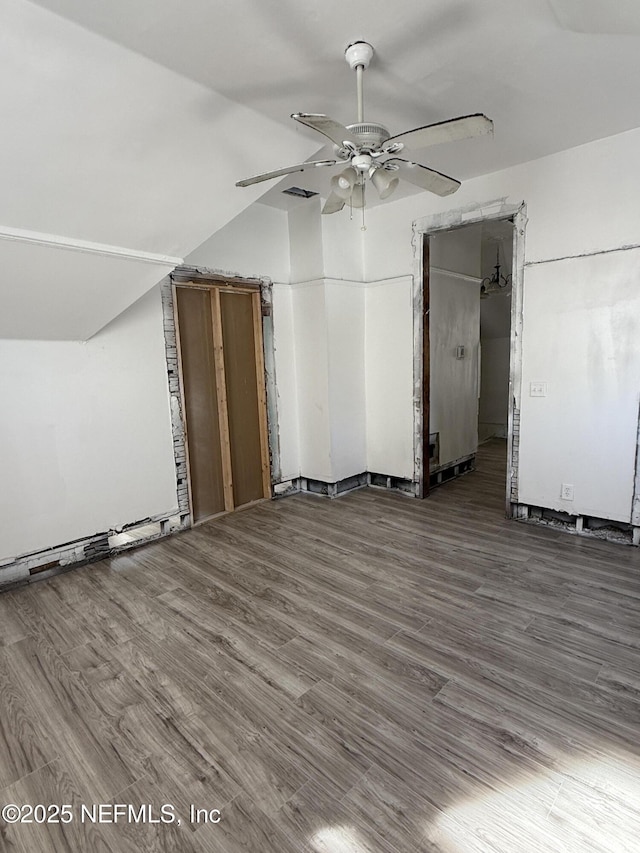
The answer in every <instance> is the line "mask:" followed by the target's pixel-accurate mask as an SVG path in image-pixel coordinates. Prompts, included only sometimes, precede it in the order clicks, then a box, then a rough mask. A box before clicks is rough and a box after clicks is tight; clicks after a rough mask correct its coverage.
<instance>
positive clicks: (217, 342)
mask: <svg viewBox="0 0 640 853" xmlns="http://www.w3.org/2000/svg"><path fill="white" fill-rule="evenodd" d="M211 321H212V323H213V361H214V365H215V371H216V392H217V397H218V417H219V423H220V446H221V451H222V478H223V487H224V508H225V510H226V511H227V512H231V511H232V510H233V508H234V501H233V473H232V469H231V440H230V437H229V412H228V408H227V384H226V378H225V373H224V342H223V339H222V318H221V316H220V290H219V289H218V288H216V287H214V288H211Z"/></svg>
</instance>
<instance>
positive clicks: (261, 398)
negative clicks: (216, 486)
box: [251, 293, 271, 498]
mask: <svg viewBox="0 0 640 853" xmlns="http://www.w3.org/2000/svg"><path fill="white" fill-rule="evenodd" d="M251 301H252V303H253V343H254V348H255V358H256V381H257V386H258V388H257V390H258V425H259V427H260V448H261V456H262V490H263V492H262V493H263V496H264V497H265V498H270V497H271V471H270V467H269V425H268V423H267V394H266V388H265V384H264V383H265V370H264V347H263V343H262V311H261V299H260V294H259V293H254V294H253V295H252V297H251Z"/></svg>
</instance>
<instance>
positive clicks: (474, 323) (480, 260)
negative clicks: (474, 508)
mask: <svg viewBox="0 0 640 853" xmlns="http://www.w3.org/2000/svg"><path fill="white" fill-rule="evenodd" d="M525 222H526V219H525V213H524V206H519V207H517V208H515V207H510V206H508V205H500V207H499V208H498V209H496V210H495V211H492V212H491V215H488V214H487V213H486V211H482V210H479V211H478V212H477V214H474V213H472V214H468V213H467V214H465V215H464V217H462V215H460V216H459V217H458V218H457V221H456V217H455V216H454V215H451V214H449V215H448V216H443V215H440V216H436V217H428V218H426V219H425V220H421V221H418V222H417V223H415V225H414V231H415V232H416V236H418V235H419V237H420V239H419V240H416V241H415V243H414V245H416V250H417V251H416V255H418V252H419V257H417V258H416V266H417V267H419V273H420V274H419V276H415V277H414V282H415V281H417V282H418V286H419V287H418V289H416V291H414V340H415V341H416V343H417V346H416V347H415V350H416V352H415V376H416V402H417V405H416V407H415V412H416V416H415V445H416V480H417V482H418V494H419V496H420V497H426V496H427V495H428V494H429V490H430V489H432V488H433V487H434V486H438V485H441V484H442V483H445V482H447V481H449V480H452V479H455V478H457V477H458V476H460V475H462V474H464V473H467V472H468V471H470V470H474V469H475V467H476V459H477V458H481V459H483V460H485V462H486V460H493V461H494V462H495V461H497V462H498V466H499V468H500V469H501V470H502V473H501V474H500V477H501V480H502V481H503V480H504V479H505V475H504V468H505V462H506V510H507V516H508V517H512V516H513V515H515V514H517V507H516V504H517V478H518V446H519V409H520V405H519V400H520V372H521V356H520V347H521V335H520V331H521V328H522V270H523V240H524V225H525ZM418 247H419V250H418ZM480 467H481V469H482V468H486V464H483V465H481V466H480Z"/></svg>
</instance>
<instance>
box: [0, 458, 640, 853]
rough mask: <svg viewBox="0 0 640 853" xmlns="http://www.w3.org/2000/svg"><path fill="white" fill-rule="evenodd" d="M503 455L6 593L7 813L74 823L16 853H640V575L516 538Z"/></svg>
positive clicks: (518, 527) (2, 666) (222, 525)
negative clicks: (423, 485)
mask: <svg viewBox="0 0 640 853" xmlns="http://www.w3.org/2000/svg"><path fill="white" fill-rule="evenodd" d="M503 458H504V443H503V442H499V441H496V442H493V443H491V444H489V445H487V446H485V447H484V448H483V449H482V451H481V453H480V454H479V460H478V471H477V472H475V473H472V474H469V475H467V476H465V477H463V478H461V479H460V480H458V481H456V482H452V483H448V484H447V485H445V486H443V487H441V488H440V489H438V490H436V491H435V492H434V493H433V494H432V497H431V498H430V499H429V500H427V501H422V502H419V501H416V500H412V499H410V498H406V497H403V496H401V495H396V494H389V493H386V492H383V491H377V490H362V491H358V492H355V493H352V494H350V495H346V496H344V497H342V498H340V499H338V500H335V501H328V500H326V499H322V498H318V497H314V496H296V497H293V498H287V499H285V500H281V501H277V502H270V503H264V504H261V505H259V506H256V507H253V508H252V509H250V510H247V511H245V512H239V513H236V514H234V515H230V516H227V517H224V518H220V519H217V520H215V521H212V522H208V523H207V524H205V525H203V526H202V527H200V528H198V529H196V530H192V531H188V532H186V533H183V534H180V535H178V536H175V537H173V538H171V539H168V540H164V541H162V542H158V543H155V544H153V545H150V546H147V547H144V548H141V549H138V550H136V551H131V552H128V553H126V554H123V555H120V556H118V557H117V558H114V559H111V560H107V561H104V562H102V563H98V564H94V565H92V566H87V567H84V568H82V569H78V570H76V571H73V572H70V573H69V574H66V575H63V576H59V577H57V578H55V579H52V580H49V581H44V582H40V583H36V584H34V585H32V586H30V587H27V588H22V589H18V590H14V591H12V592H8V593H5V594H3V595H1V596H0V805H4V804H5V803H16V804H22V803H32V804H34V803H45V804H48V803H70V804H72V805H73V809H74V811H73V814H74V821H73V822H72V823H70V824H68V825H66V826H60V825H58V826H52V825H50V826H44V825H14V826H7V825H6V824H4V823H1V822H0V850H2V851H11V853H14V851H15V853H17V851H20V853H49V851H55V852H56V853H58V851H61V852H62V851H65V853H70V851H71V853H76V851H91V853H94V851H96V853H129V851H136V853H144V851H153V853H160V852H161V851H176V853H177V851H179V852H180V853H192V851H193V853H213V851H217V853H241V851H242V853H245V851H255V853H271V851H273V853H292V852H293V851H295V853H300V851H308V853H312V851H318V852H319V851H323V853H498V851H500V853H542V851H544V853H548V852H549V851H550V853H556V851H557V853H582V851H608V852H609V853H624V852H625V851H629V852H630V853H631V851H633V853H637V851H638V850H639V849H640V840H639V839H640V666H639V660H640V630H639V628H640V554H639V553H638V550H636V549H632V548H630V547H624V546H621V545H614V544H609V543H606V542H599V541H593V540H585V539H579V538H576V537H572V536H569V535H567V534H564V533H560V532H555V531H553V530H549V529H540V528H537V527H533V526H529V525H526V524H522V523H515V522H507V521H506V520H505V519H504V513H503V503H504V496H503V495H504V461H503ZM82 803H85V804H91V803H125V804H128V803H131V804H135V805H136V806H139V805H140V804H151V805H152V806H153V809H154V812H153V815H154V817H157V816H158V814H159V810H160V807H161V805H162V804H165V803H169V804H172V805H174V806H175V810H176V814H177V815H178V816H179V817H180V818H181V820H182V825H181V826H179V827H178V826H177V825H175V824H173V825H136V824H128V823H127V824H120V823H118V824H117V825H113V824H103V825H93V824H91V823H88V822H84V823H82V822H81V820H80V814H81V811H80V809H81V804H82ZM190 804H195V806H196V807H197V808H207V809H215V808H218V809H220V811H221V821H220V823H219V824H217V825H215V826H214V825H199V826H192V825H190V824H189V821H188V818H189V805H190Z"/></svg>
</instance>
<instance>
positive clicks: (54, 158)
mask: <svg viewBox="0 0 640 853" xmlns="http://www.w3.org/2000/svg"><path fill="white" fill-rule="evenodd" d="M2 10H3V11H2V17H3V20H2V24H3V25H2V27H1V28H0V69H1V70H2V79H3V80H4V83H3V85H2V87H0V107H1V109H2V115H3V117H4V119H5V121H4V123H3V125H4V128H3V153H4V156H3V158H2V161H1V162H0V174H1V176H2V187H3V192H2V194H1V196H0V264H2V265H3V270H4V271H5V272H6V270H7V269H9V271H10V276H7V275H6V274H5V275H4V276H2V278H0V287H4V288H5V289H6V288H11V289H12V290H13V291H15V290H16V288H21V289H22V290H21V292H22V293H23V294H24V299H23V303H24V304H22V303H20V299H19V298H18V297H15V292H14V302H13V303H12V304H14V311H13V315H12V317H9V318H7V316H6V314H5V319H4V321H0V336H5V337H14V336H17V337H29V336H31V337H87V336H89V335H90V334H93V333H94V332H95V331H96V330H97V328H99V327H100V325H104V322H107V321H108V319H110V315H111V316H116V314H117V313H118V312H119V311H121V310H122V306H123V305H125V304H126V303H127V300H128V299H129V298H130V299H131V301H133V299H134V298H137V296H139V295H140V291H141V290H144V289H145V288H147V287H148V286H151V285H149V281H150V280H152V279H154V277H155V278H156V280H157V278H160V277H161V276H162V275H163V274H164V273H165V272H166V271H168V270H169V269H170V268H171V266H172V264H173V263H174V261H175V258H180V257H183V256H184V255H185V254H187V253H188V252H189V251H190V250H191V249H193V248H195V247H196V246H197V245H199V244H200V243H201V242H202V241H203V240H205V239H206V238H207V237H209V236H210V235H211V234H212V233H214V232H215V231H217V230H218V229H219V228H221V227H222V226H223V225H224V224H225V223H226V222H228V221H229V220H231V219H232V218H233V217H235V216H236V215H237V214H238V213H239V212H240V211H241V210H242V209H243V208H244V207H245V206H247V205H249V204H251V203H252V202H254V201H255V200H257V199H258V198H262V201H264V202H265V203H271V204H274V205H276V206H285V202H284V201H283V199H284V198H285V197H284V196H282V194H281V190H282V188H283V187H284V186H287V185H290V184H291V183H296V184H298V185H300V186H305V185H309V186H314V187H316V188H317V189H319V190H320V191H322V192H324V191H325V188H326V184H325V183H322V180H323V179H324V181H325V182H326V180H327V178H326V176H324V175H321V176H318V174H317V172H320V170H316V174H313V175H312V177H311V178H309V179H307V178H306V173H305V175H304V176H302V175H296V176H295V181H292V180H291V178H289V179H285V180H284V181H280V182H276V183H277V186H274V187H272V185H270V184H262V185H258V186H257V187H252V188H246V189H238V188H236V187H235V186H234V184H235V181H236V180H238V179H240V178H243V177H247V176H249V175H252V174H257V173H259V172H262V171H267V170H269V169H276V168H279V167H282V166H285V165H289V164H291V163H295V162H300V161H302V160H305V159H307V158H309V157H311V156H312V155H314V154H315V153H316V152H317V151H318V150H320V149H321V147H322V137H319V136H318V135H317V134H315V133H314V132H313V131H311V130H308V129H306V128H304V127H302V126H300V125H298V124H296V123H294V122H293V121H292V120H291V119H290V117H289V116H290V114H291V113H292V112H296V111H306V112H320V113H328V114H329V115H331V116H332V117H334V118H335V119H337V120H339V121H341V122H343V123H349V122H351V121H354V120H355V108H356V104H355V79H354V74H353V72H352V71H351V70H350V69H349V67H348V66H347V64H346V63H345V61H344V58H343V53H344V48H345V47H346V45H347V44H349V43H350V42H352V41H354V40H357V39H365V40H367V41H369V42H370V43H372V44H373V46H374V48H375V51H376V53H375V56H374V59H373V61H372V63H371V66H370V68H369V70H368V71H367V72H366V75H365V116H366V117H367V118H370V119H373V120H376V121H379V122H382V123H383V124H385V125H386V126H387V127H388V128H389V130H390V131H391V132H392V133H397V132H400V131H402V130H405V129H409V128H412V127H415V126H418V125H423V124H427V123H430V122H436V121H440V120H443V119H446V118H449V117H451V116H455V115H463V114H466V113H472V112H484V113H486V114H487V115H489V116H490V117H491V118H492V119H493V120H494V122H495V136H494V138H493V139H491V138H482V139H476V140H468V141H463V142H457V143H454V144H451V145H448V146H436V147H435V148H433V149H429V151H427V152H423V156H420V157H419V158H418V157H416V159H420V161H421V162H425V163H427V164H428V165H431V166H433V167H434V168H436V169H438V170H439V171H443V172H445V173H447V174H451V175H453V176H455V177H457V178H460V179H462V180H464V179H466V178H469V177H472V176H474V175H478V174H483V173H488V172H491V171H495V170H498V169H501V168H504V167H506V166H509V165H512V164H515V163H518V162H524V161H527V160H532V159H536V158H538V157H540V156H543V155H545V154H549V153H552V152H554V151H558V150H562V149H566V148H570V147H572V146H575V145H579V144H581V143H584V142H588V141H591V140H593V139H597V138H601V137H604V136H609V135H613V134H616V133H619V132H622V131H624V130H628V129H630V128H633V127H637V126H640V100H639V99H638V98H637V95H636V91H635V90H636V86H637V80H638V76H639V74H638V73H639V71H640V67H639V66H640V4H638V3H637V0H617V2H616V3H615V4H614V3H610V4H604V3H602V2H599V0H517V2H514V0H483V2H482V3H478V2H477V0H396V2H395V3H393V4H389V3H388V2H385V3H383V2H382V0H351V2H348V3H344V2H337V0H324V2H322V3H319V2H317V0H233V2H229V0H110V2H108V3H105V2H104V0H39V2H38V3H37V4H36V3H31V2H27V0H3V2H2ZM585 180H588V176H585ZM319 181H320V183H318V182H319ZM409 191H411V190H409ZM387 203H389V202H387ZM3 227H4V231H3V230H2V228H3ZM12 231H13V232H16V231H19V232H20V233H22V232H28V233H29V234H33V233H34V232H35V233H36V235H38V234H39V235H40V236H42V235H44V239H43V240H41V241H40V243H37V240H36V243H37V246H38V250H39V252H40V253H41V255H42V257H41V258H40V260H38V259H35V260H33V258H32V259H31V260H30V261H29V263H27V264H26V265H25V269H26V268H28V269H29V276H31V278H29V276H27V277H26V278H24V279H22V280H20V281H19V283H18V282H16V278H15V276H16V275H18V276H19V272H20V269H21V266H22V264H21V262H20V259H19V258H18V255H19V252H16V249H15V245H13V243H15V239H18V242H20V246H21V249H22V250H24V252H25V253H26V252H27V249H28V246H29V245H31V243H29V242H28V241H25V240H22V241H21V238H20V236H18V238H15V233H14V234H13V237H11V232H12ZM3 234H4V237H3ZM7 234H9V237H8V238H7V236H6V235H7ZM82 241H85V242H90V243H91V244H96V245H92V248H91V252H93V255H95V258H96V259H98V258H99V259H100V261H99V264H98V262H97V260H96V266H95V276H94V279H95V280H94V281H93V283H92V284H91V286H88V285H87V277H88V278H89V279H91V278H92V271H91V270H92V266H91V263H90V262H89V263H88V266H87V265H86V264H85V265H83V264H77V263H76V264H75V266H74V264H73V263H71V264H69V265H68V266H66V265H65V264H64V263H62V261H61V258H62V256H61V255H60V252H68V253H69V254H70V255H71V254H73V253H74V252H76V251H81V252H84V253H85V254H87V252H88V250H87V249H86V247H85V248H84V249H83V248H82V246H81V245H80V244H81V243H82ZM32 242H33V241H32ZM60 242H62V243H63V244H64V246H63V247H62V248H61V247H60V245H59V244H60ZM10 243H12V251H11V253H8V254H7V258H8V260H6V261H3V252H4V250H5V249H6V248H7V246H8V245H9V244H10ZM78 246H80V248H78ZM104 247H106V249H105V248H104ZM103 249H104V251H103ZM122 251H124V253H125V255H127V263H128V264H129V267H131V266H133V267H135V266H136V264H138V265H139V272H140V275H139V276H138V277H136V275H135V274H132V272H131V269H130V268H129V267H127V269H126V276H124V273H125V270H124V269H121V268H120V267H118V264H120V265H121V264H122V263H123V260H122ZM47 252H52V253H54V254H53V255H50V256H49V259H50V260H53V259H54V257H55V263H52V264H49V263H48V261H47V258H46V257H45V255H46V253H47ZM91 252H88V256H89V255H91ZM42 253H45V254H42ZM56 253H57V254H56ZM9 255H10V258H9ZM93 255H91V257H93ZM146 255H151V256H152V257H147V256H146ZM166 256H169V257H166ZM109 258H111V259H112V261H113V264H114V266H113V267H112V268H111V270H109V262H108V259H109ZM40 261H41V262H40ZM154 264H155V267H154ZM48 266H49V268H51V269H55V270H56V275H61V274H62V272H60V270H62V269H64V268H67V269H68V270H69V276H68V279H67V282H66V287H67V289H68V290H69V289H70V292H71V293H75V294H76V298H77V297H80V298H82V297H83V295H84V296H86V298H88V299H93V297H92V296H91V295H90V294H91V288H92V287H93V288H94V289H97V290H98V291H100V292H101V293H102V297H101V299H100V300H98V301H99V303H100V307H99V308H98V306H97V303H96V311H95V313H94V316H93V320H90V321H89V320H87V321H84V320H83V321H81V322H78V323H76V325H75V326H74V327H73V328H71V327H70V325H69V323H68V322H67V321H66V318H65V317H64V316H63V315H62V314H60V315H59V316H58V314H56V312H55V310H54V307H53V306H55V304H56V299H57V298H58V297H59V296H60V291H58V290H56V288H55V286H54V284H53V282H51V281H49V282H48V283H44V284H43V281H42V277H43V275H44V274H45V272H46V270H47V268H48ZM9 278H10V279H11V280H8V279H9ZM27 279H28V280H27ZM70 282H71V283H70ZM83 282H84V284H83ZM83 288H84V290H83ZM105 288H107V292H111V293H112V294H113V304H112V305H111V306H110V307H109V306H108V305H107V304H106V303H108V302H109V299H105V298H104V297H105V294H104V289H105ZM65 293H67V292H66V291H65ZM0 295H1V294H0ZM35 296H37V298H38V299H39V300H40V301H39V305H40V308H38V307H37V306H36V308H34V307H33V302H34V298H32V297H35ZM65 298H67V299H71V298H73V297H72V296H71V295H70V293H67V295H66V297H65ZM36 301H37V300H36ZM18 303H20V304H18ZM38 311H40V313H39V314H38ZM88 313H89V314H91V312H88ZM36 315H37V316H36ZM54 315H55V316H54ZM45 326H48V328H49V334H47V333H46V332H44V331H43V328H44V327H45ZM30 329H31V331H29V330H30ZM35 329H37V332H35V331H34V330H35Z"/></svg>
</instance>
